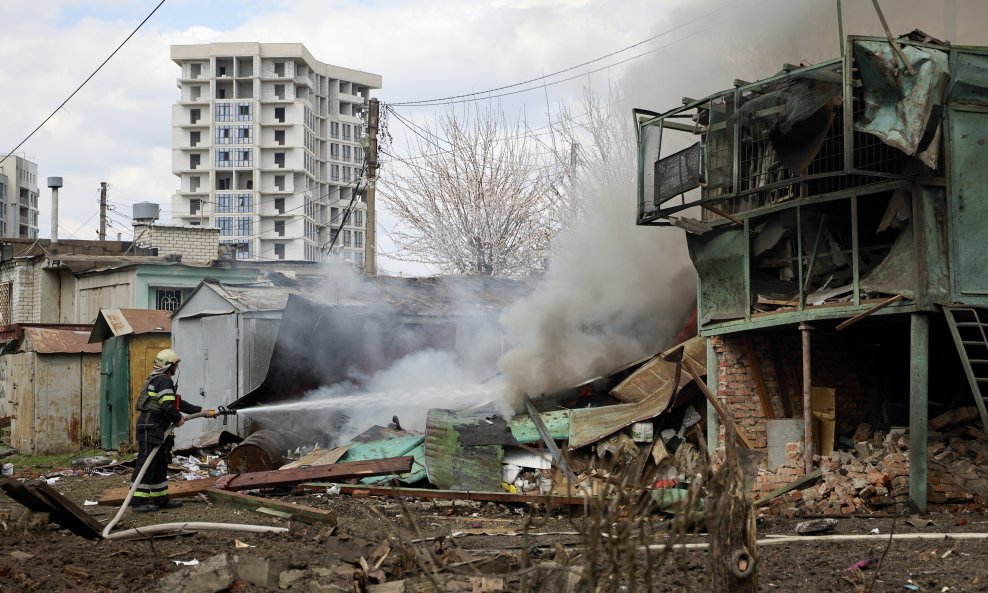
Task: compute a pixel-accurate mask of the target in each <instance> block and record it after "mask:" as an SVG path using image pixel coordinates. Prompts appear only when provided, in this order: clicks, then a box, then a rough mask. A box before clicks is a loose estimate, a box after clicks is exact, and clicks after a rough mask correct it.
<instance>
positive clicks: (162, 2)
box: [0, 0, 165, 165]
mask: <svg viewBox="0 0 988 593" xmlns="http://www.w3.org/2000/svg"><path fill="white" fill-rule="evenodd" d="M164 3H165V0H161V2H158V5H157V6H155V7H154V9H153V10H151V12H149V13H148V15H147V16H146V17H144V20H143V21H141V22H140V24H139V25H137V27H135V28H134V30H133V31H131V32H130V35H128V36H127V37H126V38H125V39H124V40H123V41H121V42H120V45H118V46H117V49H115V50H113V52H112V53H110V55H109V56H107V57H106V59H105V60H103V62H102V63H101V64H100V65H99V66H97V67H96V69H95V70H93V73H92V74H90V75H89V76H87V77H86V80H83V81H82V84H80V85H79V86H77V87H76V89H75V90H74V91H72V94H71V95H69V96H68V97H67V98H66V99H65V100H64V101H62V103H61V104H60V105H59V106H58V107H56V108H55V110H54V111H52V112H51V114H50V115H49V116H48V117H46V118H45V120H44V121H43V122H41V123H40V124H38V127H36V128H34V130H32V131H31V133H30V134H28V135H27V137H26V138H24V139H23V140H21V141H20V143H19V144H18V145H17V146H15V147H14V149H13V150H11V151H10V152H8V153H7V156H5V157H3V158H2V159H0V165H2V164H3V163H4V162H5V161H6V160H7V159H8V158H10V155H12V154H14V153H15V152H17V149H18V148H20V147H21V146H24V143H25V142H27V141H28V140H30V139H31V137H32V136H34V135H35V134H37V133H38V130H40V129H41V128H43V127H44V125H45V124H46V123H48V120H50V119H51V118H53V117H55V114H56V113H58V112H59V111H60V110H61V109H62V108H63V107H65V105H66V104H67V103H68V102H69V101H71V100H72V97H74V96H75V95H76V93H78V92H79V91H81V90H82V87H84V86H86V83H88V82H89V81H90V80H92V78H93V77H94V76H96V73H97V72H99V71H100V70H102V69H103V66H106V63H107V62H109V61H110V59H111V58H113V56H115V55H117V52H118V51H120V49H121V48H122V47H123V46H124V45H126V43H127V42H128V41H130V38H131V37H133V36H134V35H136V34H137V32H138V31H140V30H141V27H143V26H144V23H146V22H148V20H150V19H151V17H152V16H154V13H156V12H158V9H159V8H161V5H162V4H164Z"/></svg>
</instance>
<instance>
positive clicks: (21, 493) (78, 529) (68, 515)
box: [0, 478, 103, 539]
mask: <svg viewBox="0 0 988 593" xmlns="http://www.w3.org/2000/svg"><path fill="white" fill-rule="evenodd" d="M0 489H3V491H4V492H6V493H7V496H9V497H10V498H12V499H14V500H15V501H17V502H19V503H20V504H22V505H24V506H25V507H27V508H28V509H29V510H31V511H33V512H35V513H48V520H49V521H51V522H53V523H57V524H58V525H61V526H62V527H64V528H66V529H68V530H70V531H71V532H72V533H74V534H76V535H81V536H82V537H85V538H87V539H99V538H101V537H102V535H101V533H102V532H103V526H102V525H101V524H100V523H99V522H98V521H97V520H96V519H93V518H92V517H91V516H90V515H89V513H87V512H86V511H85V510H83V508H82V507H80V506H79V505H77V504H76V503H74V502H72V501H71V500H69V499H67V498H65V497H64V496H62V495H61V494H60V493H59V492H57V491H56V490H55V489H54V488H52V487H51V486H49V485H48V484H46V483H44V482H42V481H40V480H31V481H29V482H24V483H21V482H20V481H19V480H15V479H14V478H0Z"/></svg>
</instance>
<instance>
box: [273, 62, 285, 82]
mask: <svg viewBox="0 0 988 593" xmlns="http://www.w3.org/2000/svg"><path fill="white" fill-rule="evenodd" d="M274 75H275V76H277V77H278V78H284V77H285V63H284V62H275V63H274Z"/></svg>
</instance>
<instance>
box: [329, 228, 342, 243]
mask: <svg viewBox="0 0 988 593" xmlns="http://www.w3.org/2000/svg"><path fill="white" fill-rule="evenodd" d="M339 236H340V229H329V242H330V243H332V244H333V245H336V238H337V237H339Z"/></svg>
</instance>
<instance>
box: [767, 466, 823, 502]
mask: <svg viewBox="0 0 988 593" xmlns="http://www.w3.org/2000/svg"><path fill="white" fill-rule="evenodd" d="M821 475H823V470H822V469H815V470H813V471H811V472H810V473H808V474H806V475H805V476H803V477H802V478H799V479H798V480H796V481H795V482H790V483H789V484H787V485H785V486H783V487H782V488H779V489H778V490H773V491H772V492H769V493H768V494H766V495H765V496H763V497H761V498H759V499H758V500H756V501H755V508H756V509H757V508H758V507H763V506H765V505H767V504H768V503H769V502H770V501H771V500H772V499H773V498H777V497H779V496H782V495H783V494H785V493H786V492H789V491H791V490H796V489H797V488H802V487H803V486H806V485H807V484H809V483H810V482H813V481H815V480H816V479H817V478H819V477H820V476H821Z"/></svg>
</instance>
